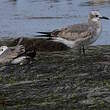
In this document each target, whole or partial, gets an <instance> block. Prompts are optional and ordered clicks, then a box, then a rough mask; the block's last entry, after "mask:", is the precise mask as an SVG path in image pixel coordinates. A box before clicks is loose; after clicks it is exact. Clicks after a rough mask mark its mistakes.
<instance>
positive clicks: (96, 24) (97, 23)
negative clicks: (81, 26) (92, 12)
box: [88, 20, 102, 29]
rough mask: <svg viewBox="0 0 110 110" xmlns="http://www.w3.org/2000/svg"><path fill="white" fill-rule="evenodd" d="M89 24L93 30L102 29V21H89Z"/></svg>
mask: <svg viewBox="0 0 110 110" xmlns="http://www.w3.org/2000/svg"><path fill="white" fill-rule="evenodd" d="M88 23H89V25H90V26H92V27H93V28H97V29H98V28H101V26H102V25H101V21H100V20H88Z"/></svg>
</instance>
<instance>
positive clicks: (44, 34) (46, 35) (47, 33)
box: [37, 32, 52, 37]
mask: <svg viewBox="0 0 110 110" xmlns="http://www.w3.org/2000/svg"><path fill="white" fill-rule="evenodd" d="M37 33H40V34H41V35H40V36H42V37H52V36H51V32H37Z"/></svg>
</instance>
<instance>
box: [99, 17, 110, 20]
mask: <svg viewBox="0 0 110 110" xmlns="http://www.w3.org/2000/svg"><path fill="white" fill-rule="evenodd" d="M100 19H106V20H110V18H108V17H105V16H102V17H100Z"/></svg>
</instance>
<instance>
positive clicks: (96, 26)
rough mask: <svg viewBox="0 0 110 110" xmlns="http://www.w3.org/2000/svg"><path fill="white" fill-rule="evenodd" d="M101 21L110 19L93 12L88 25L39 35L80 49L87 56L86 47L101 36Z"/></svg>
mask: <svg viewBox="0 0 110 110" xmlns="http://www.w3.org/2000/svg"><path fill="white" fill-rule="evenodd" d="M101 19H106V20H109V18H107V17H104V16H101V14H100V13H99V12H98V11H91V12H90V13H89V15H88V22H87V23H81V24H73V25H71V26H68V27H66V28H61V29H56V30H54V31H52V32H38V33H40V34H42V35H41V36H48V37H49V38H50V39H51V40H53V41H56V42H61V43H63V44H65V45H67V46H68V47H70V48H74V47H78V48H79V49H80V50H83V53H84V54H85V49H84V48H85V46H88V45H90V44H92V43H93V42H95V41H96V40H97V39H98V37H99V36H100V34H101V31H102V25H101Z"/></svg>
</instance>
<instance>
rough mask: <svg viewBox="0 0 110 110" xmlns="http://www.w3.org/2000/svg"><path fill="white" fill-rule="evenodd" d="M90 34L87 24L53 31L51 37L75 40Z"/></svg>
mask: <svg viewBox="0 0 110 110" xmlns="http://www.w3.org/2000/svg"><path fill="white" fill-rule="evenodd" d="M91 33H92V31H91V29H90V27H89V26H88V24H76V25H72V26H69V27H66V28H62V29H59V30H54V31H53V32H52V33H51V36H54V37H61V38H64V39H67V40H73V41H74V40H77V39H80V38H86V37H88V36H90V35H91Z"/></svg>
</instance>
